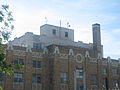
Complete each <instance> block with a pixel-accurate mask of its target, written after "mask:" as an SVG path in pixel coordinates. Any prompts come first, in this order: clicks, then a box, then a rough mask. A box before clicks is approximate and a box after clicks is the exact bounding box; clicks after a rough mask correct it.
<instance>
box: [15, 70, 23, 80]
mask: <svg viewBox="0 0 120 90" xmlns="http://www.w3.org/2000/svg"><path fill="white" fill-rule="evenodd" d="M13 81H14V82H23V73H20V72H15V73H14V74H13Z"/></svg>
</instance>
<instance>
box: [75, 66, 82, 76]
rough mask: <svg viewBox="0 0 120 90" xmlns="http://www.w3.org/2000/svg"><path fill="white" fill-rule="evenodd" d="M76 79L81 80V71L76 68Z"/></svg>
mask: <svg viewBox="0 0 120 90" xmlns="http://www.w3.org/2000/svg"><path fill="white" fill-rule="evenodd" d="M76 78H83V69H82V68H78V69H77V70H76Z"/></svg>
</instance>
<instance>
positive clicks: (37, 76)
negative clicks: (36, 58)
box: [32, 74, 41, 83]
mask: <svg viewBox="0 0 120 90" xmlns="http://www.w3.org/2000/svg"><path fill="white" fill-rule="evenodd" d="M32 83H41V75H40V74H33V75H32Z"/></svg>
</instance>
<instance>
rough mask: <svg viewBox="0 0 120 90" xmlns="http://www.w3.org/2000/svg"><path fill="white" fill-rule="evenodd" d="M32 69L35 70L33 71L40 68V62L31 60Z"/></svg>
mask: <svg viewBox="0 0 120 90" xmlns="http://www.w3.org/2000/svg"><path fill="white" fill-rule="evenodd" d="M32 67H33V68H35V69H40V68H42V61H38V60H33V61H32Z"/></svg>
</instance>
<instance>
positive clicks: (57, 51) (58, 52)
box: [54, 46, 60, 54]
mask: <svg viewBox="0 0 120 90" xmlns="http://www.w3.org/2000/svg"><path fill="white" fill-rule="evenodd" d="M56 53H57V54H60V51H59V48H58V47H57V46H56V47H55V50H54V54H56Z"/></svg>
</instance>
